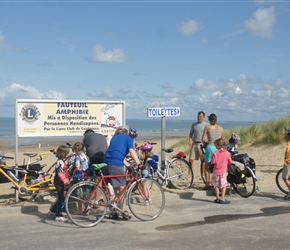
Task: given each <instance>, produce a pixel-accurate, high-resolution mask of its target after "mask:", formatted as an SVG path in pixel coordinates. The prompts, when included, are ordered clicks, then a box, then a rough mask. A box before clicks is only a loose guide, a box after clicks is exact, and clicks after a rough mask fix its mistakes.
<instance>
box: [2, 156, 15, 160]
mask: <svg viewBox="0 0 290 250" xmlns="http://www.w3.org/2000/svg"><path fill="white" fill-rule="evenodd" d="M0 157H2V158H5V159H11V160H13V159H14V157H10V156H5V155H2V156H0Z"/></svg>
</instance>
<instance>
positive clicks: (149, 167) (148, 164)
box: [140, 143, 159, 206]
mask: <svg viewBox="0 0 290 250" xmlns="http://www.w3.org/2000/svg"><path fill="white" fill-rule="evenodd" d="M140 149H141V151H142V158H143V165H144V166H145V169H144V170H142V177H143V178H148V179H151V178H152V174H153V172H155V171H156V170H157V169H158V160H159V159H158V155H154V154H153V152H152V149H153V146H152V145H151V144H149V143H144V144H143V145H141V147H140ZM142 184H143V188H144V192H145V195H146V197H148V199H145V200H144V202H143V203H142V205H144V206H148V205H151V204H152V200H151V198H150V191H149V187H148V182H147V181H145V182H143V183H142Z"/></svg>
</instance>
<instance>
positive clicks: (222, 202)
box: [219, 200, 231, 204]
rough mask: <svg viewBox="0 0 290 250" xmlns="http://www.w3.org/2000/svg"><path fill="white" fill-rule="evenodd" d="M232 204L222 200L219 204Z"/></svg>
mask: <svg viewBox="0 0 290 250" xmlns="http://www.w3.org/2000/svg"><path fill="white" fill-rule="evenodd" d="M230 203H231V202H230V201H228V200H224V201H223V200H220V202H219V204H230Z"/></svg>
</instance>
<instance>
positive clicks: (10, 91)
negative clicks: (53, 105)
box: [0, 83, 65, 106]
mask: <svg viewBox="0 0 290 250" xmlns="http://www.w3.org/2000/svg"><path fill="white" fill-rule="evenodd" d="M23 98H25V99H52V100H55V99H56V100H61V99H65V96H64V94H62V93H61V92H57V91H55V90H50V91H48V92H40V91H39V90H38V89H36V88H33V87H31V86H23V85H20V84H17V83H13V84H11V85H10V86H8V87H6V88H3V89H0V106H12V105H14V101H15V99H23Z"/></svg>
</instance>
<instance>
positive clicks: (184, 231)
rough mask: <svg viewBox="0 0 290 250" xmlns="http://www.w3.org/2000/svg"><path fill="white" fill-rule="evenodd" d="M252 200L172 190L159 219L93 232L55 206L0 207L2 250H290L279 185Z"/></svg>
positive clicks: (262, 188)
mask: <svg viewBox="0 0 290 250" xmlns="http://www.w3.org/2000/svg"><path fill="white" fill-rule="evenodd" d="M258 188H259V189H258V190H257V191H256V192H255V193H254V195H253V196H251V197H249V198H242V197H240V196H239V195H238V194H230V195H227V199H228V200H230V201H231V204H215V203H213V200H214V196H213V192H212V191H199V190H194V189H189V190H185V191H179V190H167V191H166V206H165V209H164V211H163V213H162V214H161V216H160V217H158V218H157V219H156V220H154V221H151V222H140V221H139V220H137V219H136V218H134V217H133V218H132V219H131V220H130V221H112V220H109V219H104V221H103V222H102V223H100V224H99V225H97V226H96V227H93V228H88V229H87V228H79V227H77V226H75V225H74V224H72V223H70V222H67V223H57V222H55V221H54V220H53V218H51V217H49V215H47V211H48V209H49V206H50V205H49V204H45V205H37V204H35V205H30V206H22V207H21V206H20V207H19V206H14V207H4V208H3V207H2V208H0V223H1V227H0V235H1V239H2V240H1V249H289V244H290V240H289V235H290V229H289V223H288V221H289V213H290V208H289V206H290V200H286V201H285V200H284V199H283V196H284V194H283V193H281V192H280V191H279V190H278V188H277V187H276V186H275V185H268V186H260V187H258Z"/></svg>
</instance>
